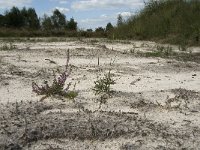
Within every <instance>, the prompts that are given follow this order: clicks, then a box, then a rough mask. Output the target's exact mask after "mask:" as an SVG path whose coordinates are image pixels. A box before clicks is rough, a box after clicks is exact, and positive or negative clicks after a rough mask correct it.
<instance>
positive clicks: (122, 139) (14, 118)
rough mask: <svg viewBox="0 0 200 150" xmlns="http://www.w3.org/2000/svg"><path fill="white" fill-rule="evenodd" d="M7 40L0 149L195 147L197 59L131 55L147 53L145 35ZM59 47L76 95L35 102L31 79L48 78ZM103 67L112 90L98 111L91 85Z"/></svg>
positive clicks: (199, 105)
mask: <svg viewBox="0 0 200 150" xmlns="http://www.w3.org/2000/svg"><path fill="white" fill-rule="evenodd" d="M13 44H14V45H15V46H16V48H15V49H14V50H6V51H3V50H2V51H0V103H1V106H0V111H1V113H0V123H1V124H0V149H13V150H14V149H30V150H47V149H66V150H68V149H77V150H82V149H91V150H93V149H96V150H106V149H107V150H110V149H113V150H117V149H119V150H135V149H141V150H149V149H163V150H164V149H200V64H198V63H195V62H191V61H184V62H183V61H177V60H175V59H170V58H168V59H164V58H158V57H148V58H147V57H138V56H137V57H136V56H135V55H134V54H132V52H131V50H132V49H133V48H134V51H140V52H144V53H145V52H150V51H153V50H154V49H155V47H156V45H157V44H156V43H154V42H148V41H147V42H144V41H143V42H141V41H128V42H127V41H114V42H113V41H112V42H111V41H109V40H105V39H82V40H78V39H66V41H65V42H30V41H27V42H14V43H13ZM67 49H69V50H70V65H71V66H72V68H73V70H72V73H71V75H70V77H69V79H68V80H67V82H68V83H69V82H72V84H75V83H76V87H75V89H76V91H78V93H79V94H78V96H77V97H76V98H75V100H74V102H73V101H71V100H68V99H60V98H55V97H50V98H47V99H45V100H44V101H40V99H41V96H37V95H36V94H35V93H33V92H32V87H31V85H32V81H35V82H36V83H38V84H42V83H43V81H44V80H47V81H50V82H51V81H52V79H53V71H56V70H62V69H63V68H64V65H65V63H66V53H67ZM172 49H173V51H176V52H179V50H178V47H177V46H172ZM189 50H190V53H191V52H192V53H199V52H200V48H198V47H193V48H189ZM180 53H181V52H180ZM184 53H187V52H184ZM98 57H99V60H100V65H98ZM110 69H111V73H112V74H113V76H114V77H113V78H114V79H115V81H116V84H115V85H113V86H112V90H113V91H114V93H113V94H112V96H111V97H109V98H108V99H107V102H106V104H103V105H102V107H101V109H99V103H98V99H99V96H98V95H95V94H94V92H93V91H92V88H93V87H94V81H96V80H97V77H98V76H102V75H104V74H105V73H107V72H108V71H109V70H110ZM66 84H67V83H66ZM83 110H84V111H83Z"/></svg>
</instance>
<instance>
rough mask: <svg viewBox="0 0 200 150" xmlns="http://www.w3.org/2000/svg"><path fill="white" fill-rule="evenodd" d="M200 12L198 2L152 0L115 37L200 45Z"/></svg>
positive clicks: (115, 33) (119, 27)
mask: <svg viewBox="0 0 200 150" xmlns="http://www.w3.org/2000/svg"><path fill="white" fill-rule="evenodd" d="M199 12H200V1H199V0H158V1H154V0H150V1H149V2H148V3H147V4H146V5H145V7H144V9H142V10H141V11H140V12H139V13H138V14H137V15H135V16H132V17H130V18H129V19H128V20H127V21H125V22H123V23H121V25H120V26H118V27H117V28H115V30H114V33H113V34H114V35H115V38H119V39H139V40H159V41H162V42H169V43H173V44H180V45H181V46H182V47H184V45H199V44H200V39H199V38H200V13H199ZM111 38H112V37H111Z"/></svg>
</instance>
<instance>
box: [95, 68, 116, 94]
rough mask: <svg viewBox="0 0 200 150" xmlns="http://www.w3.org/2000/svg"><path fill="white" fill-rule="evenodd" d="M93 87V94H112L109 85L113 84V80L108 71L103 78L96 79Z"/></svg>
mask: <svg viewBox="0 0 200 150" xmlns="http://www.w3.org/2000/svg"><path fill="white" fill-rule="evenodd" d="M94 84H95V86H94V88H93V91H94V92H95V94H96V95H97V94H102V93H106V94H109V95H110V93H111V92H112V91H111V85H114V84H115V81H114V79H113V78H112V76H111V73H110V71H109V72H108V73H107V74H104V77H103V78H100V79H98V80H97V81H95V82H94Z"/></svg>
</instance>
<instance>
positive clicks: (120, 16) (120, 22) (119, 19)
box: [117, 14, 123, 27]
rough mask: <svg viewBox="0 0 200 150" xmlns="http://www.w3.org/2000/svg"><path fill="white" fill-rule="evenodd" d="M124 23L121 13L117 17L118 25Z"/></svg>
mask: <svg viewBox="0 0 200 150" xmlns="http://www.w3.org/2000/svg"><path fill="white" fill-rule="evenodd" d="M122 25H123V18H122V15H121V14H119V15H118V17H117V26H118V27H120V26H122Z"/></svg>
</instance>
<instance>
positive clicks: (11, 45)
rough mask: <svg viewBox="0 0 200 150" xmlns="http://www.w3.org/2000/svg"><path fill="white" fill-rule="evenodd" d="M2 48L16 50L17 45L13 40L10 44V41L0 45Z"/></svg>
mask: <svg viewBox="0 0 200 150" xmlns="http://www.w3.org/2000/svg"><path fill="white" fill-rule="evenodd" d="M0 49H1V50H3V51H8V50H14V49H16V46H15V45H13V44H12V43H11V42H10V43H9V44H8V43H4V44H3V45H2V46H1V47H0Z"/></svg>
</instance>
